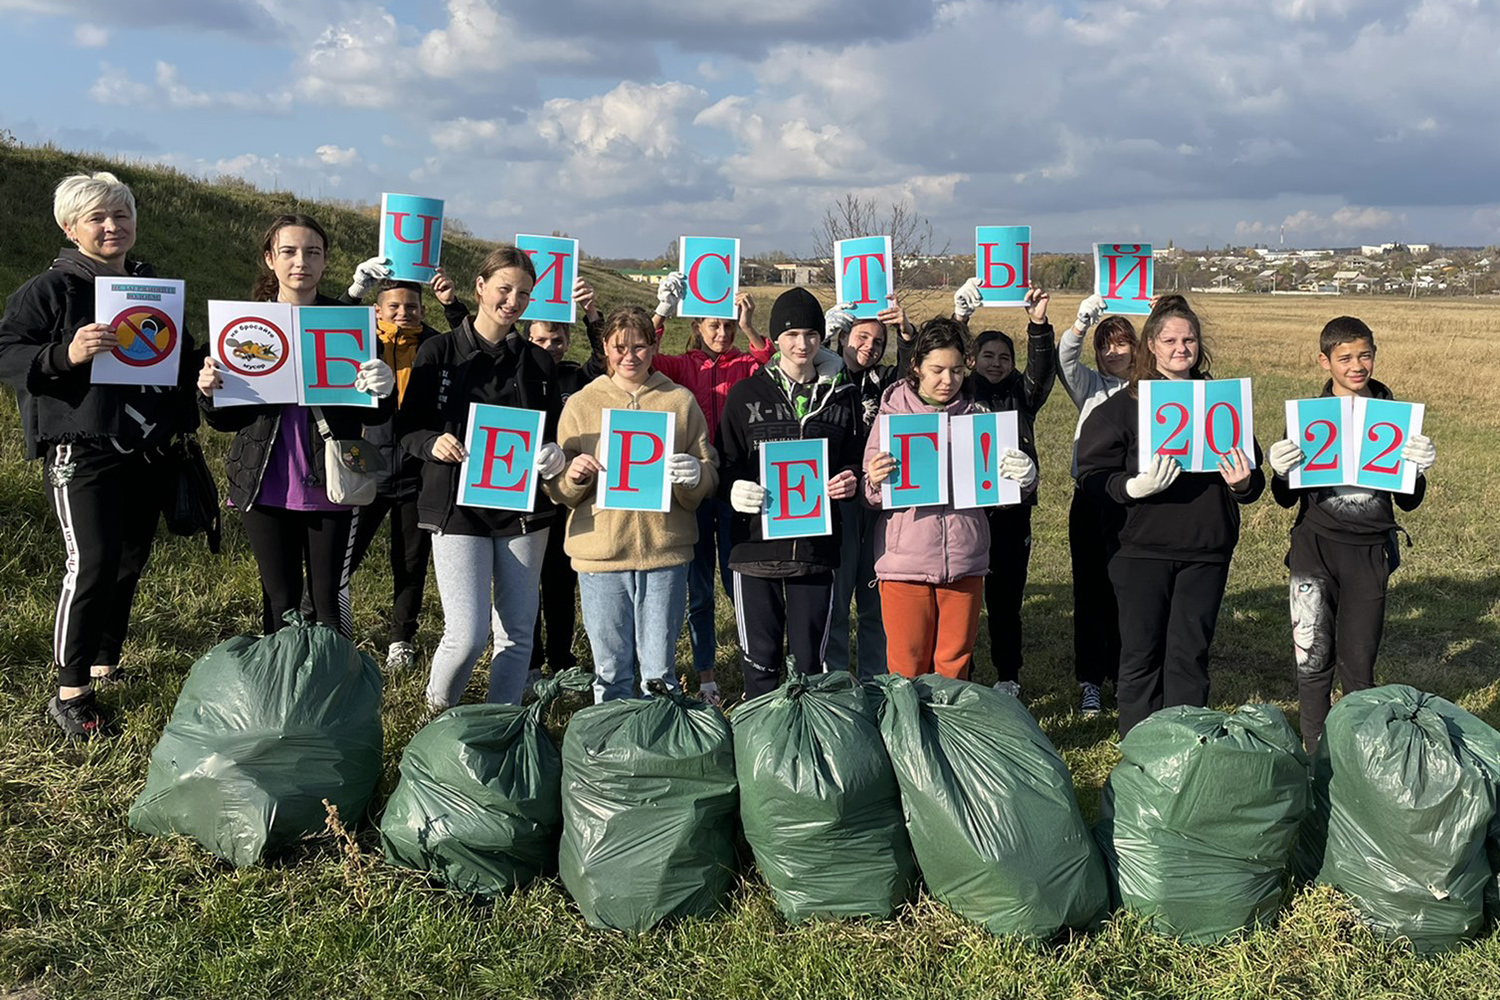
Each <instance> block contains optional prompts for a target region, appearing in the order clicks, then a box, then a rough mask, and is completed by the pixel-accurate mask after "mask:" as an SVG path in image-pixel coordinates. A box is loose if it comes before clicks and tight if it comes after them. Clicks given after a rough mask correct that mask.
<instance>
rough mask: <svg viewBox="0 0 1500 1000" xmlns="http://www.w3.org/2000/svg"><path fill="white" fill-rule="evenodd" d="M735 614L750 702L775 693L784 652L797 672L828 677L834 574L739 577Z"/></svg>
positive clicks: (736, 588) (741, 659)
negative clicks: (826, 663)
mask: <svg viewBox="0 0 1500 1000" xmlns="http://www.w3.org/2000/svg"><path fill="white" fill-rule="evenodd" d="M734 614H735V618H736V620H737V624H738V625H739V630H740V667H741V669H742V671H743V673H744V678H745V697H746V698H755V697H757V696H759V695H763V694H765V693H766V692H767V691H771V690H772V689H774V688H775V687H776V685H777V683H778V680H779V678H780V676H781V667H782V662H783V656H782V649H783V639H785V650H786V656H785V659H786V661H787V662H789V663H790V665H791V667H792V669H794V670H795V671H797V672H798V673H802V674H817V673H822V672H823V660H824V658H825V656H826V654H827V647H828V623H829V621H830V620H831V618H832V617H833V571H832V570H825V571H823V572H821V573H809V574H808V575H806V576H792V577H785V578H767V577H759V576H746V575H745V574H743V573H736V574H734Z"/></svg>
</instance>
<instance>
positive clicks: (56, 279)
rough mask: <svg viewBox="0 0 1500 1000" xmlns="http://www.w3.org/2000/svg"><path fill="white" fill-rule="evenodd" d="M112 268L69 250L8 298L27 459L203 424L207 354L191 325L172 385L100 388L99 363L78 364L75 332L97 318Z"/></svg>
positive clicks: (9, 367)
mask: <svg viewBox="0 0 1500 1000" xmlns="http://www.w3.org/2000/svg"><path fill="white" fill-rule="evenodd" d="M107 273H108V272H106V271H104V270H102V269H101V267H100V265H99V262H98V261H96V260H94V259H93V258H91V257H88V256H86V255H84V254H82V253H80V252H79V251H77V250H74V249H65V250H62V251H61V252H60V253H59V254H58V255H57V259H56V260H54V261H53V262H52V267H51V268H50V269H49V270H46V271H43V272H42V273H41V274H39V275H37V276H36V277H34V278H32V279H31V280H29V281H27V282H26V283H25V284H24V285H22V286H21V287H20V288H18V289H16V291H15V292H14V293H13V294H12V295H11V296H10V298H9V299H8V300H7V301H6V303H5V315H4V317H3V318H0V380H3V381H4V382H6V383H7V384H8V385H10V386H11V387H12V388H14V389H15V391H16V402H17V404H18V405H19V407H20V410H21V427H22V430H23V431H24V433H25V435H26V457H27V458H40V457H42V455H43V454H44V453H45V452H46V450H47V446H48V445H49V444H53V443H55V442H59V441H77V440H85V439H88V438H99V439H104V438H114V439H115V440H116V441H118V442H119V444H120V446H121V447H123V448H129V449H132V450H135V449H150V448H156V447H159V446H161V445H163V444H165V443H166V442H167V441H169V440H171V438H172V436H173V435H175V434H178V433H188V432H191V431H193V430H194V429H196V428H197V426H198V413H197V410H195V409H194V407H193V400H192V386H193V384H194V382H195V380H196V379H197V375H198V368H199V367H200V366H201V365H202V363H203V354H204V352H203V349H201V348H197V349H194V348H191V347H190V346H189V342H188V337H187V330H186V329H184V330H182V331H181V341H182V350H181V355H180V358H181V361H180V365H179V368H178V380H177V385H176V386H175V387H172V388H159V387H154V386H132V385H93V384H92V383H91V382H90V381H89V377H90V374H91V373H92V371H93V364H92V362H89V361H85V362H84V363H83V364H81V365H77V366H74V365H73V364H72V363H71V362H70V361H69V360H68V345H69V344H70V343H72V340H73V335H74V334H75V333H77V332H78V330H79V328H80V327H84V326H88V325H89V324H90V323H92V322H94V278H95V277H98V276H101V275H105V274H107ZM126 273H127V274H129V275H132V276H135V277H142V278H149V277H154V276H155V272H154V271H153V270H152V268H151V265H149V264H145V263H142V262H140V261H127V262H126ZM183 325H184V327H186V323H184V324H183ZM126 407H129V408H130V410H133V411H134V413H135V414H139V417H136V416H134V415H132V414H131V413H130V412H127V410H126Z"/></svg>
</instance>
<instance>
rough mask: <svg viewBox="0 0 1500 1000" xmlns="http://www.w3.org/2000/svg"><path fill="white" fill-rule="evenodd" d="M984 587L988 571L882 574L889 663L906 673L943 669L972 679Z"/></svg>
mask: <svg viewBox="0 0 1500 1000" xmlns="http://www.w3.org/2000/svg"><path fill="white" fill-rule="evenodd" d="M983 588H984V577H982V576H966V577H964V578H963V579H962V580H957V581H955V582H953V583H938V584H933V583H901V582H898V581H895V580H881V581H880V617H881V619H882V620H883V621H884V623H885V661H886V667H887V669H889V670H890V672H891V673H893V674H900V675H901V676H902V677H915V676H917V675H918V674H930V673H932V672H933V671H937V672H938V673H940V674H942V675H943V676H944V677H956V678H959V679H967V678H968V676H969V668H970V667H971V666H972V665H973V662H974V640H975V638H976V637H977V636H978V635H979V606H980V603H981V602H982V600H983V597H984V592H983Z"/></svg>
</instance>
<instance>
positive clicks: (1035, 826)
mask: <svg viewBox="0 0 1500 1000" xmlns="http://www.w3.org/2000/svg"><path fill="white" fill-rule="evenodd" d="M877 683H879V684H880V686H881V687H882V689H883V690H884V693H885V702H884V704H883V706H882V708H881V711H880V735H881V736H882V737H883V738H884V739H885V746H886V750H887V751H888V752H889V753H890V758H891V763H892V764H893V765H894V766H895V769H896V780H897V781H898V782H899V783H900V786H901V807H902V810H903V811H904V812H905V814H906V829H907V832H908V833H909V834H910V835H911V845H912V850H913V851H915V853H916V857H917V865H918V867H919V868H920V869H921V871H922V878H923V879H924V880H925V881H926V883H927V887H928V888H929V889H930V890H932V894H933V895H934V896H936V897H937V898H938V899H939V900H940V901H942V902H943V903H945V904H947V905H948V906H950V907H952V908H953V910H954V911H955V912H957V913H958V914H959V915H960V916H963V917H965V918H967V919H969V920H972V921H974V922H976V923H980V924H983V925H984V926H985V927H986V928H988V929H989V930H990V932H991V933H994V934H1009V935H1017V936H1019V937H1022V938H1025V939H1028V940H1047V939H1050V938H1052V937H1054V936H1055V935H1056V934H1057V933H1058V932H1059V931H1061V930H1062V929H1064V928H1080V929H1082V928H1089V927H1092V926H1095V925H1097V924H1098V923H1099V921H1100V920H1102V919H1103V918H1104V916H1105V914H1107V913H1108V911H1109V889H1108V886H1107V884H1106V882H1105V876H1104V862H1103V860H1102V859H1101V858H1100V856H1099V849H1098V847H1096V846H1095V844H1094V840H1093V838H1092V837H1091V836H1090V835H1089V830H1088V827H1087V826H1086V825H1085V824H1084V821H1083V816H1082V814H1080V813H1079V811H1078V800H1077V798H1076V797H1075V796H1074V794H1073V779H1072V776H1071V775H1069V774H1068V767H1067V765H1066V764H1064V763H1063V760H1062V758H1061V757H1059V756H1058V755H1057V751H1056V750H1055V749H1053V747H1052V744H1051V742H1049V741H1048V739H1047V737H1046V736H1045V735H1044V734H1043V733H1042V731H1041V729H1040V728H1039V727H1038V726H1037V724H1036V720H1034V719H1033V718H1032V717H1031V715H1030V714H1029V713H1028V712H1027V711H1026V709H1025V708H1024V707H1023V706H1022V705H1021V703H1020V702H1019V701H1017V700H1016V699H1015V698H1012V697H1011V696H1010V695H1007V694H1000V693H999V692H996V691H992V690H991V689H989V688H987V687H984V686H983V685H979V684H970V683H969V682H968V681H959V680H952V679H950V678H947V677H942V676H938V675H935V674H928V675H924V676H922V677H918V678H917V679H915V680H907V679H905V678H902V677H897V676H895V675H886V676H883V677H880V678H878V679H877Z"/></svg>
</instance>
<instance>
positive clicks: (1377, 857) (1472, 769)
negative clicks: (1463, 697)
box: [1297, 684, 1496, 953]
mask: <svg viewBox="0 0 1500 1000" xmlns="http://www.w3.org/2000/svg"><path fill="white" fill-rule="evenodd" d="M1470 720H1472V721H1470ZM1476 724H1477V726H1480V727H1483V729H1484V730H1489V732H1488V733H1485V732H1482V731H1481V730H1478V729H1477V728H1475V726H1476ZM1466 727H1467V728H1466ZM1493 732H1494V731H1493V730H1490V729H1489V727H1488V726H1485V725H1484V723H1482V722H1480V721H1479V720H1478V719H1475V718H1474V717H1473V716H1472V715H1470V714H1469V713H1468V712H1465V711H1464V710H1463V709H1461V708H1459V707H1458V706H1457V705H1454V704H1453V703H1452V702H1450V701H1447V700H1445V699H1443V698H1439V697H1437V696H1436V695H1431V694H1425V693H1423V692H1421V691H1418V690H1416V689H1415V688H1412V687H1408V686H1406V685H1404V684H1391V685H1387V686H1385V687H1378V688H1371V689H1370V690H1367V691H1356V692H1354V693H1352V694H1346V695H1344V696H1343V697H1342V698H1340V699H1339V701H1338V703H1337V704H1336V705H1334V706H1333V710H1332V711H1331V712H1329V713H1328V723H1327V725H1326V727H1325V728H1324V730H1323V738H1322V740H1320V741H1319V743H1318V749H1317V751H1316V753H1315V754H1314V755H1313V785H1312V793H1313V795H1312V808H1311V810H1310V811H1309V813H1308V819H1307V822H1306V823H1304V824H1303V830H1302V835H1301V839H1300V842H1299V844H1298V854H1297V865H1298V873H1299V875H1301V876H1302V877H1304V878H1310V877H1314V876H1315V877H1316V879H1317V881H1319V882H1322V883H1326V884H1328V885H1333V886H1337V887H1338V888H1340V889H1342V890H1344V891H1345V892H1347V893H1348V894H1349V895H1350V896H1351V897H1353V899H1354V902H1355V905H1356V906H1357V907H1358V909H1359V912H1360V916H1361V918H1362V919H1363V920H1364V921H1365V922H1366V923H1368V924H1369V925H1370V926H1371V927H1372V928H1373V929H1374V930H1375V932H1376V933H1377V934H1379V935H1380V936H1382V937H1384V938H1387V939H1395V938H1406V939H1407V940H1409V941H1410V942H1411V945H1412V947H1413V949H1415V950H1416V951H1418V952H1424V953H1426V952H1434V951H1440V950H1442V949H1444V948H1448V947H1451V946H1452V945H1454V944H1457V943H1458V942H1459V941H1461V940H1463V939H1464V938H1468V937H1472V936H1473V935H1474V934H1475V933H1477V932H1478V930H1479V929H1480V927H1481V926H1482V925H1483V922H1484V914H1485V896H1486V893H1487V891H1488V890H1489V887H1490V882H1491V879H1492V873H1491V870H1490V863H1489V859H1488V856H1487V854H1486V839H1487V837H1488V836H1489V835H1490V832H1491V828H1492V823H1493V821H1494V818H1495V801H1496V799H1495V780H1496V773H1493V772H1491V771H1490V769H1489V768H1488V767H1486V766H1485V763H1484V761H1483V760H1482V759H1481V758H1480V757H1479V756H1478V755H1476V754H1475V752H1474V749H1473V747H1472V746H1471V740H1474V739H1475V738H1476V735H1477V737H1478V739H1479V740H1480V741H1484V742H1489V741H1491V740H1493V738H1494V737H1493V736H1492V735H1491V734H1492V733H1493ZM1491 745H1493V744H1491ZM1487 752H1488V751H1487Z"/></svg>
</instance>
